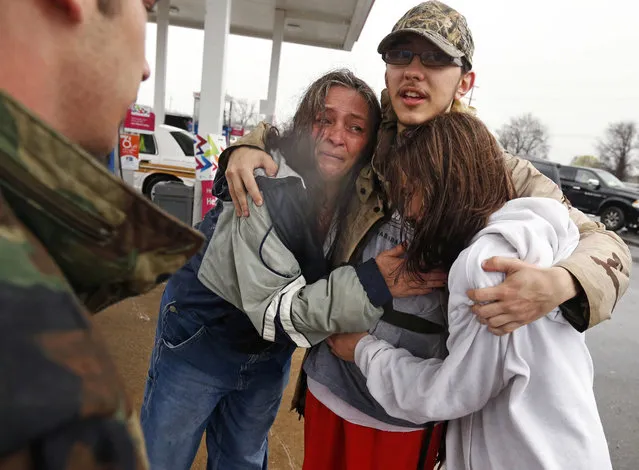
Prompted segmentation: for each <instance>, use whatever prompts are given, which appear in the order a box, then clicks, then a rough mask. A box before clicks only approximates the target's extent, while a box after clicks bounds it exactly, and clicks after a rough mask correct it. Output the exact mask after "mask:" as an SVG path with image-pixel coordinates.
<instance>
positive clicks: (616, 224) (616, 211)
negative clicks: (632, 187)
mask: <svg viewBox="0 0 639 470" xmlns="http://www.w3.org/2000/svg"><path fill="white" fill-rule="evenodd" d="M600 218H601V223H602V224H604V225H605V226H606V228H607V229H608V230H612V231H613V232H616V231H617V230H621V229H622V228H623V226H624V223H625V215H624V213H623V210H621V209H620V208H619V207H617V206H609V207H606V208H605V209H604V210H603V212H602V213H601V215H600Z"/></svg>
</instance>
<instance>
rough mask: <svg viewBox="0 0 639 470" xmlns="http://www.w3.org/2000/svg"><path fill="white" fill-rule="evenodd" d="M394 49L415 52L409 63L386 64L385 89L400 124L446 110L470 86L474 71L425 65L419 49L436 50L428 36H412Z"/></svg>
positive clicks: (447, 66) (406, 124)
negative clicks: (463, 72) (426, 37)
mask: <svg viewBox="0 0 639 470" xmlns="http://www.w3.org/2000/svg"><path fill="white" fill-rule="evenodd" d="M393 49H401V50H409V51H411V52H414V53H416V54H417V55H415V56H414V57H413V60H412V61H411V63H410V64H408V65H391V64H387V65H386V88H387V89H388V94H389V96H390V99H391V104H392V106H393V110H394V111H395V113H396V114H397V118H398V120H399V123H400V125H401V126H400V127H406V126H416V125H419V124H423V123H424V122H426V121H428V120H429V119H432V118H433V117H435V116H437V115H438V114H441V113H444V112H446V111H448V109H449V108H450V105H451V103H452V101H453V99H454V98H457V99H459V98H461V97H462V96H464V95H465V94H466V93H468V91H470V89H471V88H472V86H473V83H474V79H475V75H474V72H468V73H466V74H462V69H461V67H459V66H456V65H443V66H428V67H426V66H424V65H423V64H422V63H421V61H420V58H419V54H420V53H421V52H426V51H439V49H438V48H437V46H435V45H434V44H433V43H431V42H430V41H428V40H427V39H425V38H423V37H421V36H417V35H411V36H408V37H407V38H406V40H405V41H403V42H402V43H401V44H397V45H396V46H393Z"/></svg>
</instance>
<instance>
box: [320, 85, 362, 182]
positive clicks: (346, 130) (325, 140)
mask: <svg viewBox="0 0 639 470" xmlns="http://www.w3.org/2000/svg"><path fill="white" fill-rule="evenodd" d="M369 114H370V112H369V107H368V104H367V103H366V100H365V99H364V97H363V96H362V95H360V94H359V93H358V92H357V91H355V90H352V89H350V88H346V87H343V86H333V87H331V88H330V89H329V91H328V94H327V96H326V107H325V110H324V112H323V113H322V114H320V115H318V116H316V117H315V122H314V124H313V138H314V139H315V160H316V162H317V167H318V169H319V172H320V175H321V177H322V179H323V180H324V181H326V182H336V181H339V180H341V179H342V178H343V177H344V176H346V175H347V174H348V172H349V171H350V170H351V168H353V166H354V165H355V163H357V161H358V160H359V159H360V158H361V157H362V152H363V151H364V149H365V148H366V145H367V144H368V142H369V140H370V139H371V138H372V133H373V131H372V129H371V128H370V127H371V126H370V116H369Z"/></svg>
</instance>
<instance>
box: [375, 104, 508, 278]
mask: <svg viewBox="0 0 639 470" xmlns="http://www.w3.org/2000/svg"><path fill="white" fill-rule="evenodd" d="M380 163H381V165H380V170H381V171H382V172H383V174H384V176H385V178H386V179H387V181H389V182H390V184H389V185H388V187H387V192H388V196H389V200H390V201H391V203H392V204H393V205H395V207H396V208H397V209H398V210H399V212H400V214H401V215H402V219H403V220H404V222H405V224H404V225H408V226H409V227H410V229H412V230H411V231H412V240H409V242H408V246H407V251H406V269H407V270H408V271H410V272H413V273H418V272H424V271H428V270H431V269H434V268H442V269H448V268H450V266H451V265H452V263H453V262H454V261H455V259H456V258H457V256H459V253H460V252H461V251H462V250H463V249H464V248H466V247H467V246H468V244H469V243H470V241H471V239H472V238H473V236H474V235H475V234H476V233H477V232H478V231H479V230H481V229H482V228H484V227H485V226H486V223H487V222H488V218H489V216H490V215H491V214H492V213H493V212H495V211H496V210H498V209H499V208H501V207H502V206H503V205H504V204H505V203H506V202H507V201H508V200H510V199H512V198H514V197H515V191H514V186H513V184H512V181H511V179H510V173H509V172H508V170H507V169H506V166H505V162H504V158H503V151H502V149H501V148H500V146H499V144H498V143H497V141H496V140H495V138H494V137H493V136H492V134H491V133H490V131H489V130H488V129H487V128H486V126H485V125H484V124H483V123H482V122H481V121H480V120H479V119H477V118H475V117H473V116H471V115H470V114H467V113H457V112H451V113H446V114H442V115H439V116H437V117H435V118H433V119H432V120H430V121H428V122H426V123H425V124H423V125H421V126H418V127H415V128H411V129H409V130H407V131H406V132H405V133H404V134H403V135H402V136H401V137H400V139H399V141H398V143H397V145H396V146H395V147H394V149H393V150H392V151H391V154H390V155H389V156H388V158H386V159H384V161H383V162H380ZM413 198H418V201H419V203H420V204H419V211H418V212H417V214H414V215H413V216H411V217H406V216H405V215H408V214H409V213H410V210H409V208H412V209H415V205H414V203H413Z"/></svg>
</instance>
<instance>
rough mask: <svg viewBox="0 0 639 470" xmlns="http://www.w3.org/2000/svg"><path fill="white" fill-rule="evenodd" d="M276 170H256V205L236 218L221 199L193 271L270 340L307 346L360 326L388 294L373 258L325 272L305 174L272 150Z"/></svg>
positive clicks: (371, 319) (368, 323)
mask: <svg viewBox="0 0 639 470" xmlns="http://www.w3.org/2000/svg"><path fill="white" fill-rule="evenodd" d="M274 158H275V159H276V162H277V163H278V164H279V170H278V173H277V175H276V176H275V177H273V178H270V177H267V176H266V175H265V174H264V172H263V171H262V170H257V171H256V181H257V184H258V186H259V187H260V190H261V191H262V193H263V194H264V204H263V205H262V206H261V207H258V206H256V205H255V204H254V203H253V202H252V201H251V202H250V212H251V216H250V217H248V218H238V217H236V215H235V212H234V208H233V205H232V203H231V202H223V204H224V207H223V211H222V213H221V214H220V217H219V222H218V227H217V229H216V230H215V233H214V235H213V238H212V239H211V242H210V243H209V246H208V248H207V250H206V252H205V254H204V257H203V260H202V264H201V266H200V269H199V272H198V279H199V280H200V282H202V284H204V285H205V286H206V287H207V288H209V289H210V290H211V291H212V292H214V293H216V294H217V295H219V296H220V297H222V298H223V299H225V300H226V301H228V302H229V303H231V304H233V305H234V306H235V307H237V308H238V309H240V310H242V311H243V312H245V313H246V315H248V317H249V318H250V320H251V322H252V323H253V325H254V326H255V328H256V330H257V331H258V332H259V333H260V335H261V336H262V337H263V338H264V339H267V340H269V341H275V342H289V341H293V342H294V343H295V344H296V345H297V346H300V347H306V348H308V347H311V346H312V345H314V344H317V343H319V342H321V341H322V340H324V339H325V338H326V337H328V336H330V335H331V334H333V333H339V332H359V331H366V330H368V329H370V328H371V327H373V326H374V325H375V324H376V323H377V321H378V320H379V318H380V317H381V316H382V314H383V309H382V308H381V307H382V305H384V304H385V303H388V302H390V301H391V295H390V292H389V290H388V288H387V286H386V283H385V281H384V278H383V276H382V275H381V273H380V272H379V269H378V268H377V264H376V263H375V261H374V259H370V260H368V261H366V262H364V263H362V264H359V265H358V266H355V267H354V266H343V267H340V268H338V269H335V270H334V271H332V272H330V273H329V272H328V264H327V262H326V260H325V258H324V251H323V246H322V244H321V243H320V242H319V241H318V240H317V236H316V234H315V231H314V230H313V228H312V227H313V223H311V221H309V220H308V214H309V213H310V210H309V208H310V204H309V201H308V194H307V191H306V188H305V186H304V181H303V180H302V178H301V177H300V175H298V174H297V173H295V172H294V171H293V170H292V169H291V168H290V167H289V166H288V165H287V164H286V162H285V161H284V158H283V157H282V156H281V154H277V153H276V154H275V157H274Z"/></svg>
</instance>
